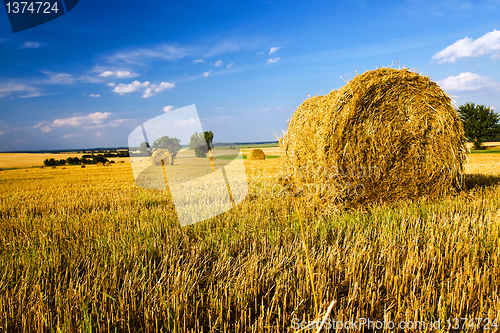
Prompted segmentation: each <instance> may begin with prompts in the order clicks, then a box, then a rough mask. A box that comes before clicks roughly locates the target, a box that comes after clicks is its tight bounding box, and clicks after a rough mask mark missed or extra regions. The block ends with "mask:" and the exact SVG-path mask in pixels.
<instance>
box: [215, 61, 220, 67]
mask: <svg viewBox="0 0 500 333" xmlns="http://www.w3.org/2000/svg"><path fill="white" fill-rule="evenodd" d="M214 65H215V67H219V66H220V65H222V60H217V61H216V62H215V64H214Z"/></svg>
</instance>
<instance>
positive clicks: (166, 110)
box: [163, 105, 174, 112]
mask: <svg viewBox="0 0 500 333" xmlns="http://www.w3.org/2000/svg"><path fill="white" fill-rule="evenodd" d="M173 108H174V106H173V105H167V106H165V107H164V108H163V112H170V111H172V109H173Z"/></svg>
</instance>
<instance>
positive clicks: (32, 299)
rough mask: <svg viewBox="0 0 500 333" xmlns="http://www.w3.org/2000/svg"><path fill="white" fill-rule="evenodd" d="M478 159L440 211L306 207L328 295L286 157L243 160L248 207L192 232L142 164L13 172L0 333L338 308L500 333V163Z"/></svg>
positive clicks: (296, 314)
mask: <svg viewBox="0 0 500 333" xmlns="http://www.w3.org/2000/svg"><path fill="white" fill-rule="evenodd" d="M468 157H469V163H468V165H467V168H466V184H467V187H468V189H467V190H464V191H462V192H460V193H459V194H457V195H454V196H448V197H445V198H442V200H439V201H435V202H433V201H430V200H426V199H425V198H424V199H422V200H419V201H417V202H400V203H397V204H394V205H393V206H373V207H367V208H366V209H364V210H363V211H361V210H360V211H344V212H340V213H338V214H335V215H331V216H323V215H322V214H321V212H320V211H306V210H301V207H303V206H302V205H301V198H300V197H297V198H296V200H297V204H298V205H297V206H298V208H299V211H300V214H301V216H302V219H303V221H304V229H305V230H304V235H305V239H306V244H307V248H308V251H309V256H310V262H311V268H312V271H313V279H314V281H313V282H314V283H313V285H314V292H313V288H312V287H311V283H310V274H309V272H308V267H307V263H306V256H305V253H304V247H303V244H302V239H301V237H302V236H301V225H300V223H299V222H300V221H299V215H298V212H297V210H296V208H295V206H294V202H293V198H291V197H288V196H286V195H283V194H279V193H278V192H277V191H275V188H276V186H275V185H276V184H277V182H278V180H277V178H278V175H279V167H278V165H279V164H278V162H279V161H278V159H271V160H265V161H245V164H246V167H247V176H248V179H249V192H250V193H249V195H248V196H247V198H246V199H245V200H244V201H243V202H242V203H241V204H240V205H238V206H237V207H236V208H235V209H233V210H230V211H228V212H226V213H224V214H222V215H219V216H217V217H215V218H212V219H209V220H207V221H204V222H201V223H197V224H194V225H190V226H187V227H183V228H181V227H180V226H179V223H178V220H177V217H176V214H175V210H174V206H173V202H172V198H171V196H170V195H169V194H168V193H167V192H165V191H160V190H146V189H142V188H140V187H138V186H136V185H135V183H134V178H133V175H132V171H131V166H130V164H115V165H112V166H110V167H97V166H95V165H90V166H88V167H87V168H84V169H82V168H80V167H78V166H68V167H66V169H62V168H60V167H58V168H56V169H48V168H45V169H16V170H4V171H0V221H1V222H0V331H5V332H21V331H26V332H196V333H198V332H296V331H297V329H296V327H297V323H298V322H303V321H313V320H315V319H318V318H320V317H321V316H322V315H324V314H325V312H326V311H327V309H328V307H329V306H330V305H331V304H333V305H332V307H331V309H330V312H329V314H328V317H329V318H335V319H336V320H337V321H346V320H349V319H352V318H369V319H371V320H374V321H375V320H381V321H383V320H385V321H394V322H400V321H407V322H408V321H426V322H430V321H436V320H440V322H441V327H443V330H444V331H447V329H446V327H447V326H446V325H447V320H449V319H453V318H468V319H473V318H488V320H490V322H491V323H494V320H496V319H497V320H498V322H500V296H499V295H500V154H481V155H479V154H477V155H474V154H471V155H469V156H468ZM315 299H316V301H315ZM334 300H335V302H333V301H334ZM315 303H317V306H316V305H315ZM316 308H317V310H316ZM294 325H295V326H294ZM492 328H494V327H492ZM465 330H470V331H472V330H473V329H472V327H470V326H466V327H465Z"/></svg>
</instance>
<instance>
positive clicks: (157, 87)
mask: <svg viewBox="0 0 500 333" xmlns="http://www.w3.org/2000/svg"><path fill="white" fill-rule="evenodd" d="M108 86H114V83H113V85H110V84H109V83H108ZM174 87H175V82H172V83H170V82H162V83H160V84H151V83H150V82H149V81H146V82H143V83H141V82H139V81H137V80H135V81H134V82H132V83H130V84H123V83H120V84H118V85H116V86H115V87H114V89H113V90H112V91H113V92H115V93H118V94H120V95H123V94H126V93H131V92H136V91H142V98H148V97H151V96H154V95H156V94H157V93H159V92H162V91H163V90H166V89H172V88H174Z"/></svg>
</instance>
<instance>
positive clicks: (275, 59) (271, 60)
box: [267, 57, 280, 64]
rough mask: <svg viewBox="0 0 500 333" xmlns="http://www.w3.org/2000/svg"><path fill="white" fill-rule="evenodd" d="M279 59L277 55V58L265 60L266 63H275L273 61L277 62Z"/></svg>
mask: <svg viewBox="0 0 500 333" xmlns="http://www.w3.org/2000/svg"><path fill="white" fill-rule="evenodd" d="M279 60H280V57H277V58H274V59H269V60H268V61H267V63H268V64H273V63H275V62H278V61H279Z"/></svg>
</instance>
